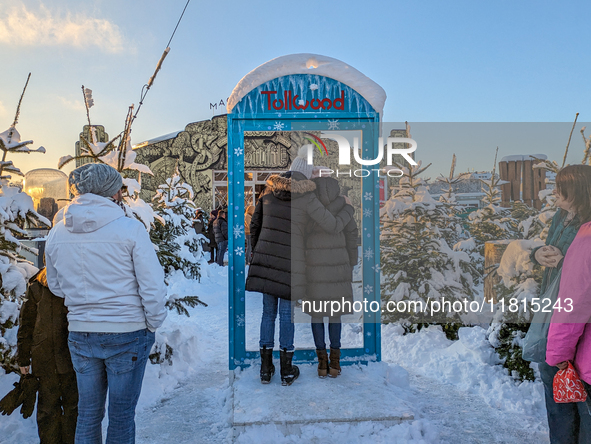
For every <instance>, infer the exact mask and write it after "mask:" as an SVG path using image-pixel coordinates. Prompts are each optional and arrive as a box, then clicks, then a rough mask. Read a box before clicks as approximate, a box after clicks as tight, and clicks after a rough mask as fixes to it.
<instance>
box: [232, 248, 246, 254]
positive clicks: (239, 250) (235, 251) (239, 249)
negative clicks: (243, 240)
mask: <svg viewBox="0 0 591 444" xmlns="http://www.w3.org/2000/svg"><path fill="white" fill-rule="evenodd" d="M234 254H235V255H236V256H242V255H243V254H244V248H243V247H236V248H235V249H234Z"/></svg>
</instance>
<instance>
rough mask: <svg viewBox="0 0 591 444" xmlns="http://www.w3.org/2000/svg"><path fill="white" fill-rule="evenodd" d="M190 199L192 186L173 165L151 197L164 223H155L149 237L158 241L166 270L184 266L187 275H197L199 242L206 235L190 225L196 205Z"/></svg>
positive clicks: (200, 255) (193, 277) (153, 240)
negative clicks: (167, 176) (168, 176)
mask: <svg viewBox="0 0 591 444" xmlns="http://www.w3.org/2000/svg"><path fill="white" fill-rule="evenodd" d="M192 199H193V188H192V187H191V185H189V184H187V183H185V182H183V181H182V179H181V176H180V173H179V170H178V167H176V168H175V172H174V175H173V176H172V177H170V178H168V179H166V182H165V183H163V184H162V185H160V186H159V187H158V190H157V191H156V195H155V196H154V197H153V199H152V206H153V208H154V209H155V211H156V214H157V215H158V216H160V218H162V219H164V222H165V223H164V224H160V223H156V224H155V226H154V228H152V230H151V231H150V237H151V239H152V242H153V243H154V244H155V245H158V253H157V254H158V258H159V259H160V263H161V264H162V266H163V267H164V270H165V272H166V273H167V274H168V273H169V272H171V271H172V270H183V272H184V273H185V276H186V277H187V278H191V279H199V277H200V274H199V259H200V258H201V257H202V256H203V249H202V248H201V243H202V242H206V241H207V239H206V238H205V236H203V235H202V234H197V233H195V230H194V229H193V226H192V223H193V222H192V220H193V218H194V216H195V211H196V210H197V207H196V206H195V203H194V202H193V200H192Z"/></svg>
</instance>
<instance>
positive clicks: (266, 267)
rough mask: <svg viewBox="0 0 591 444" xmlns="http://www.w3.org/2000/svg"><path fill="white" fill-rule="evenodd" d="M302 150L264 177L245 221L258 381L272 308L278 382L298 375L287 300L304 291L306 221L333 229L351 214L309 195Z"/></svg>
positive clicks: (267, 357)
mask: <svg viewBox="0 0 591 444" xmlns="http://www.w3.org/2000/svg"><path fill="white" fill-rule="evenodd" d="M304 149H307V147H305V146H304V147H302V148H301V149H300V153H299V154H298V158H296V159H295V160H294V163H293V164H292V167H291V171H289V172H287V173H284V174H282V175H281V176H277V175H273V176H271V177H270V178H269V180H268V181H267V188H266V189H265V191H264V192H263V195H262V196H261V197H260V198H259V201H258V203H257V205H256V208H255V211H254V214H253V216H252V220H251V225H250V236H251V242H252V248H253V256H252V261H251V264H250V267H249V270H248V278H247V281H246V290H248V291H255V292H260V293H263V315H262V318H261V336H260V342H259V344H260V347H261V374H260V376H261V382H262V383H269V382H270V381H271V377H272V376H273V374H274V372H275V367H274V366H273V354H272V353H273V346H274V332H275V319H276V317H277V310H279V323H280V325H279V345H280V348H281V352H280V356H281V361H280V362H281V380H282V384H283V385H290V384H291V383H292V382H293V381H294V380H295V379H296V378H297V377H298V376H299V370H298V368H297V367H296V366H295V365H292V358H293V350H294V345H293V337H294V325H293V323H292V310H293V309H292V301H293V302H295V301H297V300H300V299H303V298H304V296H305V293H306V257H305V245H304V235H305V229H306V226H307V224H308V222H309V221H310V220H314V221H315V222H316V223H318V225H319V226H320V227H321V228H322V229H324V230H326V231H328V232H339V231H342V230H343V228H344V227H345V226H346V225H347V224H348V223H349V221H350V220H351V219H352V217H353V208H352V207H345V208H343V209H342V210H341V211H340V212H339V213H338V214H337V215H336V216H334V215H333V214H331V213H330V211H328V210H327V209H326V208H325V207H324V206H323V205H322V204H321V203H320V201H319V200H318V198H317V197H316V195H315V194H314V190H315V188H316V185H315V184H314V182H312V181H311V180H309V177H310V176H311V174H312V166H309V165H307V163H306V162H305V152H306V151H304ZM303 151H304V155H303V156H302V155H301V154H302V152H303ZM300 160H301V161H300Z"/></svg>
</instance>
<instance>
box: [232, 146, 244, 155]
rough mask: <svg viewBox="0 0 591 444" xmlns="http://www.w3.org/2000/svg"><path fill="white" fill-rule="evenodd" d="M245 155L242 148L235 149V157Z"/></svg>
mask: <svg viewBox="0 0 591 444" xmlns="http://www.w3.org/2000/svg"><path fill="white" fill-rule="evenodd" d="M243 153H244V151H243V150H242V148H240V147H238V148H234V155H235V156H242V154H243Z"/></svg>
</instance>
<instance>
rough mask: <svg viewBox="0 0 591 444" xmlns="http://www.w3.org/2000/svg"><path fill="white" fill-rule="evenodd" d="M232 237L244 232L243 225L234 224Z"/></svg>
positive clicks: (237, 236) (236, 237) (235, 237)
mask: <svg viewBox="0 0 591 444" xmlns="http://www.w3.org/2000/svg"><path fill="white" fill-rule="evenodd" d="M233 231H234V239H238V238H239V237H240V236H242V235H243V234H244V225H238V224H236V225H234V230H233Z"/></svg>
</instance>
